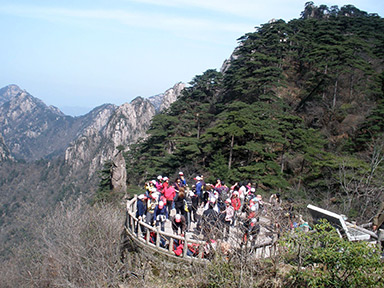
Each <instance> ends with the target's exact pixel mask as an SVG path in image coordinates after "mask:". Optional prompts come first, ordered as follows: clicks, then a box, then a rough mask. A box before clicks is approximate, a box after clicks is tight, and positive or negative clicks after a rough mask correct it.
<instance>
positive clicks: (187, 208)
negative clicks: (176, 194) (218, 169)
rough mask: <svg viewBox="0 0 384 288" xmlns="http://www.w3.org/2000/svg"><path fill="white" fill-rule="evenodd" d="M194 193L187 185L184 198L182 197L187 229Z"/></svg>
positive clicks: (189, 223)
mask: <svg viewBox="0 0 384 288" xmlns="http://www.w3.org/2000/svg"><path fill="white" fill-rule="evenodd" d="M194 195H195V194H194V193H193V192H192V191H190V190H189V189H188V187H187V190H186V192H185V199H184V203H185V204H184V211H185V214H184V215H185V218H186V220H187V231H189V230H191V222H192V221H191V213H192V197H193V196H194Z"/></svg>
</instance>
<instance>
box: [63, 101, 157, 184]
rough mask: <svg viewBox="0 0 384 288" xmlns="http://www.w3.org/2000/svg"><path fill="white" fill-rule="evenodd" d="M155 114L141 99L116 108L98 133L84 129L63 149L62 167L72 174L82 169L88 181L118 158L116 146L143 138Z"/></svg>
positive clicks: (152, 107) (96, 130)
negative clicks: (69, 167)
mask: <svg viewBox="0 0 384 288" xmlns="http://www.w3.org/2000/svg"><path fill="white" fill-rule="evenodd" d="M155 113H156V111H155V108H154V106H153V105H152V104H151V102H150V101H149V100H146V99H144V98H141V97H138V98H136V99H134V100H132V102H131V103H125V104H123V105H121V106H119V107H118V108H116V110H115V111H114V113H113V114H112V115H111V116H110V117H109V118H108V121H107V123H106V125H105V126H104V127H102V129H99V130H98V129H94V128H92V129H88V130H87V131H86V133H84V134H83V135H82V136H80V137H79V138H78V139H77V140H76V141H74V142H73V143H72V144H71V145H70V146H69V147H68V148H67V150H66V153H65V161H66V163H67V164H69V165H70V166H71V167H72V169H71V171H72V172H73V173H77V171H78V170H79V169H81V170H84V169H85V170H86V171H88V173H87V174H88V177H91V176H92V175H93V174H94V173H95V172H96V171H97V170H98V169H100V168H101V166H102V165H103V163H104V162H105V161H107V160H110V159H111V158H112V157H113V155H116V154H118V152H119V149H117V148H118V147H119V146H123V147H127V146H128V145H129V144H132V143H135V142H136V141H137V140H138V139H139V138H146V130H147V129H148V128H149V125H150V122H151V119H152V117H153V116H154V115H155Z"/></svg>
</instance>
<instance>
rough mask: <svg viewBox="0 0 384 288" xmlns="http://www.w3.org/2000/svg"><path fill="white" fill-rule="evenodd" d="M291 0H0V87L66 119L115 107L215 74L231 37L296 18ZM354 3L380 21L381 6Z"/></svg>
mask: <svg viewBox="0 0 384 288" xmlns="http://www.w3.org/2000/svg"><path fill="white" fill-rule="evenodd" d="M305 2H306V1H297V0H289V1H285V0H284V1H283V0H269V1H265V0H263V1H261V0H131V1H130V0H108V1H107V0H77V1H75V0H66V1H57V0H33V1H30V0H0V35H1V39H2V41H1V44H0V66H1V73H0V88H1V87H4V86H6V85H8V84H16V85H19V86H20V87H21V88H22V89H25V90H27V91H28V92H29V93H31V94H32V95H33V96H35V97H37V98H40V99H41V100H43V101H44V102H45V103H46V104H47V105H54V106H56V107H59V108H60V109H61V110H62V111H64V112H65V113H67V114H74V113H75V114H77V113H79V112H74V110H73V109H72V110H71V109H69V108H68V107H83V108H85V110H84V109H83V110H81V111H82V112H85V111H86V110H90V109H92V108H94V107H96V106H99V105H101V104H104V103H113V104H117V105H121V104H123V103H125V102H130V101H131V100H132V99H133V98H135V97H137V96H143V97H149V96H152V95H156V94H159V93H162V92H164V91H165V90H166V89H168V88H170V87H172V86H173V85H174V84H175V83H177V82H180V81H182V82H190V81H191V80H192V78H193V77H194V76H195V75H199V74H201V73H202V72H204V71H205V70H207V69H218V70H219V69H220V67H221V65H222V63H223V61H224V60H225V59H227V58H228V57H229V56H230V54H231V53H232V52H233V50H234V49H235V47H236V46H237V39H238V38H239V37H240V36H242V35H244V34H245V33H247V32H252V31H254V27H256V26H259V25H261V24H264V23H266V22H268V20H270V19H272V18H275V19H284V20H285V21H289V20H291V19H293V18H299V17H300V12H301V11H303V9H304V5H305ZM313 2H314V3H315V5H317V6H319V5H321V4H325V5H327V6H328V7H330V6H332V5H338V6H339V7H342V6H343V5H346V4H352V5H354V6H356V7H357V8H359V9H360V10H363V11H366V12H369V13H378V14H379V15H380V16H381V17H383V14H384V13H383V12H384V1H382V0H356V1H347V2H346V1H322V2H316V1H313Z"/></svg>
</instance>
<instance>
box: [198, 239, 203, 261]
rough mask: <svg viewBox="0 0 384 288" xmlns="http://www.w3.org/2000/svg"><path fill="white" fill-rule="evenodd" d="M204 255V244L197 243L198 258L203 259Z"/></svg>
mask: <svg viewBox="0 0 384 288" xmlns="http://www.w3.org/2000/svg"><path fill="white" fill-rule="evenodd" d="M203 257H204V244H202V243H200V244H199V259H203Z"/></svg>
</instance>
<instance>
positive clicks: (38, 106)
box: [0, 83, 185, 179]
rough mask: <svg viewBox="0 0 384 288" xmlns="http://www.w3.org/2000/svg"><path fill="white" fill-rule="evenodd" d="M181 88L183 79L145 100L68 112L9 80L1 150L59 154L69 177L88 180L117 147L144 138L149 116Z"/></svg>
mask: <svg viewBox="0 0 384 288" xmlns="http://www.w3.org/2000/svg"><path fill="white" fill-rule="evenodd" d="M184 87H185V84H184V83H177V84H175V85H174V86H173V87H172V88H170V89H168V90H167V91H165V92H164V93H161V94H158V95H156V96H153V97H150V98H149V99H144V98H142V97H137V98H136V99H134V100H132V101H131V102H130V103H125V104H123V105H121V106H119V107H118V106H115V105H112V104H105V105H102V106H100V107H97V108H95V109H93V110H92V111H91V112H89V113H88V114H86V115H83V116H80V117H71V116H67V115H64V114H63V113H62V112H61V111H60V110H59V109H58V108H56V107H53V106H47V105H45V104H44V103H43V102H42V101H41V100H39V99H37V98H35V97H33V96H32V95H30V94H29V93H28V92H26V91H24V90H22V89H20V88H19V87H18V86H16V85H9V86H7V87H4V88H2V89H1V90H0V126H1V127H2V133H3V136H4V139H3V140H4V141H3V145H1V149H2V150H0V153H2V155H4V157H8V156H7V155H8V154H7V153H10V155H14V156H15V158H16V159H24V160H26V161H33V160H38V159H42V158H53V157H55V156H60V155H64V157H65V163H66V165H67V166H68V167H69V173H68V176H69V177H74V178H76V177H77V178H79V177H80V178H86V179H90V178H92V177H94V176H95V174H96V171H97V170H99V169H101V167H102V165H103V163H104V162H105V161H107V160H111V159H112V158H113V157H114V155H118V154H119V151H120V150H121V147H123V149H128V146H129V145H130V144H133V143H136V142H137V141H138V140H139V139H141V138H142V139H145V138H146V137H147V135H146V131H147V129H148V128H149V126H150V123H151V120H152V117H153V116H154V115H155V114H156V113H158V112H160V111H162V110H164V109H167V108H169V107H170V105H171V104H172V103H173V102H174V101H176V99H177V98H178V97H179V96H180V95H181V92H182V90H183V89H184ZM0 144H1V143H0ZM119 146H120V147H119ZM118 147H119V149H118ZM8 148H9V149H8ZM120 154H121V153H120Z"/></svg>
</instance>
